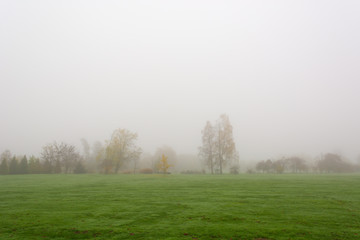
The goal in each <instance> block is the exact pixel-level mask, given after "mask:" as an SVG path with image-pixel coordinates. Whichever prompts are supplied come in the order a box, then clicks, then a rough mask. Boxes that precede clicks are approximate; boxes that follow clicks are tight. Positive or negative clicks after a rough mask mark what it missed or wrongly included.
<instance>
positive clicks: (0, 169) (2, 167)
mask: <svg viewBox="0 0 360 240" xmlns="http://www.w3.org/2000/svg"><path fill="white" fill-rule="evenodd" d="M0 174H3V175H5V174H9V166H8V163H7V160H6V159H3V160H2V161H1V164H0Z"/></svg>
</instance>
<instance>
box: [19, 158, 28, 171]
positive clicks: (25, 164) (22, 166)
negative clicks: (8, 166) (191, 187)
mask: <svg viewBox="0 0 360 240" xmlns="http://www.w3.org/2000/svg"><path fill="white" fill-rule="evenodd" d="M18 168H19V169H18V173H20V174H27V173H28V161H27V158H26V155H24V157H23V158H22V159H21V161H20V163H19V166H18Z"/></svg>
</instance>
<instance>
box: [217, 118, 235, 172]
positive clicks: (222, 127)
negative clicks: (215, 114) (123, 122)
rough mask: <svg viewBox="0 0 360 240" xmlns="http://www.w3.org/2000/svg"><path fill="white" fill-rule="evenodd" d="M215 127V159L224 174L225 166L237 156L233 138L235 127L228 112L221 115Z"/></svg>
mask: <svg viewBox="0 0 360 240" xmlns="http://www.w3.org/2000/svg"><path fill="white" fill-rule="evenodd" d="M215 129H216V130H215V149H216V154H215V159H216V164H217V165H218V166H219V170H220V174H222V173H223V168H224V167H225V166H226V165H227V164H229V163H231V162H232V161H233V160H234V158H236V156H237V155H236V148H235V143H234V139H233V127H232V125H231V123H230V120H229V117H228V116H227V115H226V114H222V115H221V116H220V118H219V119H218V121H217V123H216V128H215Z"/></svg>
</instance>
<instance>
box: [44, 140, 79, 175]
mask: <svg viewBox="0 0 360 240" xmlns="http://www.w3.org/2000/svg"><path fill="white" fill-rule="evenodd" d="M41 158H42V159H43V161H44V164H43V165H44V170H45V172H46V173H60V172H61V170H62V168H63V169H64V172H65V173H71V172H72V171H73V169H74V167H75V163H76V161H77V160H79V159H80V154H79V153H78V152H77V151H76V148H75V146H73V145H69V144H66V143H63V142H62V143H60V144H58V143H57V142H54V143H51V144H47V145H45V146H44V147H43V151H42V152H41Z"/></svg>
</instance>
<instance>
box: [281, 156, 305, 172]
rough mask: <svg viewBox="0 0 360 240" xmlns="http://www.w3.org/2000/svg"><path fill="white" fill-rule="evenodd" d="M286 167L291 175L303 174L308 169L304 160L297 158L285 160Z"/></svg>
mask: <svg viewBox="0 0 360 240" xmlns="http://www.w3.org/2000/svg"><path fill="white" fill-rule="evenodd" d="M285 161H286V163H287V165H288V166H289V168H290V170H291V171H292V172H293V173H298V172H305V171H307V169H308V166H307V165H306V162H305V160H304V159H302V158H299V157H290V158H287V159H286V160H285Z"/></svg>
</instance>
